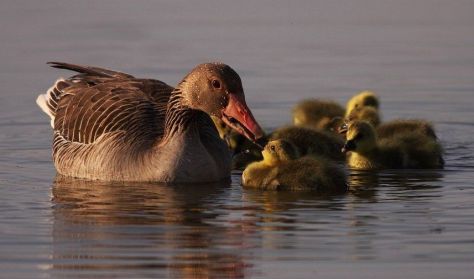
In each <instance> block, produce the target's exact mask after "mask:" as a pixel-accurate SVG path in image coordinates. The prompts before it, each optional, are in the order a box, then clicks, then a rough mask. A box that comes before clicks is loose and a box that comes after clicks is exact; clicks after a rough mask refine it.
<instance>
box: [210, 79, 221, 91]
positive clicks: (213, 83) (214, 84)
mask: <svg viewBox="0 0 474 279" xmlns="http://www.w3.org/2000/svg"><path fill="white" fill-rule="evenodd" d="M211 84H212V87H214V88H215V89H220V88H221V82H220V81H218V80H217V79H214V80H212V82H211Z"/></svg>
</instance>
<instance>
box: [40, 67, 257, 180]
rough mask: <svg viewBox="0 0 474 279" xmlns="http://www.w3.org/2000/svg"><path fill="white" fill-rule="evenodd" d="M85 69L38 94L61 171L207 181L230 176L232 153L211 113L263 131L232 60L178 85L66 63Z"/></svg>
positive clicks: (253, 132) (250, 133)
mask: <svg viewBox="0 0 474 279" xmlns="http://www.w3.org/2000/svg"><path fill="white" fill-rule="evenodd" d="M51 64H52V65H53V67H56V68H63V69H68V70H73V71H76V72H79V73H80V74H78V75H75V76H73V77H71V78H69V79H67V80H63V79H60V80H58V81H57V82H56V83H55V85H54V86H53V87H51V89H50V90H49V91H48V92H47V93H46V94H42V95H40V96H38V99H37V103H38V105H39V106H40V107H41V108H42V109H43V110H44V111H45V112H46V113H47V114H48V115H49V116H50V117H51V119H52V120H51V122H52V126H53V129H54V142H53V159H54V163H55V166H56V169H57V170H58V172H59V173H61V174H63V175H68V176H74V177H81V178H88V179H99V180H107V181H160V182H209V181H219V180H222V179H225V178H229V176H230V154H229V152H228V150H227V148H226V146H225V144H224V143H223V142H222V141H221V140H220V139H219V136H218V134H217V131H216V130H215V126H214V125H213V123H212V121H211V119H210V117H209V115H214V116H217V117H219V118H221V119H222V120H223V121H225V122H226V123H227V125H229V126H230V127H232V128H233V129H235V130H237V131H239V132H240V133H242V134H244V135H245V136H246V137H248V138H249V139H251V140H256V139H257V138H259V137H261V136H262V130H261V128H260V127H259V125H258V124H257V122H256V121H255V119H254V118H253V116H252V113H251V112H250V110H249V108H248V107H247V105H246V103H245V98H244V93H243V89H242V84H241V81H240V77H239V75H238V74H237V73H236V72H235V71H234V70H233V69H232V68H230V67H229V66H227V65H225V64H220V63H207V64H201V65H198V66H197V67H196V68H194V69H193V70H192V71H191V72H190V73H189V74H188V75H187V76H186V77H185V78H184V79H183V80H182V81H181V82H180V83H179V84H178V86H177V87H176V88H173V87H171V86H168V85H167V84H165V83H163V82H161V81H158V80H152V79H139V78H135V77H133V76H131V75H128V74H124V73H119V72H115V71H110V70H106V69H101V68H95V67H88V66H79V65H72V64H66V63H51Z"/></svg>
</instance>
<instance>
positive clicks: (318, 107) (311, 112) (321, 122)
mask: <svg viewBox="0 0 474 279" xmlns="http://www.w3.org/2000/svg"><path fill="white" fill-rule="evenodd" d="M344 113H345V111H344V108H343V107H342V106H341V105H339V104H338V103H336V102H333V101H325V100H318V99H308V100H303V101H301V102H299V103H298V104H297V105H296V106H295V107H293V110H292V114H293V124H294V125H296V126H306V127H310V128H314V129H321V130H327V131H335V130H336V128H337V127H338V126H339V125H340V122H341V120H342V118H343V117H344Z"/></svg>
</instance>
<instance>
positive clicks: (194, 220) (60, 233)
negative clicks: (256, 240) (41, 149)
mask: <svg viewBox="0 0 474 279" xmlns="http://www.w3.org/2000/svg"><path fill="white" fill-rule="evenodd" d="M190 186H192V187H190ZM229 187H230V184H225V185H222V184H214V185H199V186H195V185H187V186H179V185H177V186H169V185H162V184H151V183H127V184H117V183H104V182H94V181H84V180H77V179H71V178H65V177H60V176H58V177H56V180H55V181H54V183H53V187H52V192H53V204H54V208H53V212H54V226H53V259H54V260H53V262H54V264H53V266H52V269H53V272H59V273H71V274H74V275H77V276H80V275H79V274H81V273H82V275H86V276H90V275H94V276H99V275H100V274H101V272H103V271H106V272H107V274H108V275H107V276H111V274H110V273H111V272H112V274H114V273H116V274H122V275H123V272H125V273H126V272H127V271H131V270H135V272H137V270H140V272H142V273H143V274H144V275H145V274H148V275H153V276H154V275H156V276H163V275H164V274H166V275H167V276H171V277H179V278H189V277H192V278H209V277H229V278H241V277H244V269H246V268H247V266H248V264H247V263H246V262H245V260H244V259H243V258H242V255H240V253H239V249H238V248H239V247H240V245H241V239H242V237H243V236H242V234H241V233H240V232H239V231H234V230H233V228H232V227H225V226H220V225H219V224H218V223H217V222H214V223H213V222H212V220H214V219H216V218H218V216H219V213H217V210H215V209H216V208H215V207H217V206H218V204H219V202H218V200H219V199H220V198H222V196H223V195H225V193H226V190H227V189H228V188H229ZM229 247H230V248H232V249H229ZM72 271H74V272H72ZM78 271H81V272H79V273H78ZM140 272H139V273H140ZM133 274H135V275H137V273H133Z"/></svg>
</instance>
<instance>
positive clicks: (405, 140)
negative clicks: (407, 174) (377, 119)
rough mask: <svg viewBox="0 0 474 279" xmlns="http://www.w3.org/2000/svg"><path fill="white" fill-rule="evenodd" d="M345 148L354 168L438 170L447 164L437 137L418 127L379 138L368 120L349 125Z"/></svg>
mask: <svg viewBox="0 0 474 279" xmlns="http://www.w3.org/2000/svg"><path fill="white" fill-rule="evenodd" d="M342 151H343V152H344V153H347V152H349V151H350V153H349V154H348V157H347V163H348V165H349V167H351V168H354V169H366V170H374V169H407V168H410V169H422V168H426V169H436V168H443V166H444V160H443V157H442V153H443V150H442V147H441V145H440V143H439V142H438V141H437V140H435V139H433V138H431V137H428V136H426V135H424V134H422V133H420V132H419V131H416V130H415V131H405V132H399V133H397V134H395V135H394V136H392V137H389V138H382V139H380V140H378V139H377V133H376V131H375V129H374V128H373V126H372V125H370V124H369V123H367V122H364V121H354V122H351V123H349V124H348V127H347V133H346V143H345V145H344V147H343V149H342Z"/></svg>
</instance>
